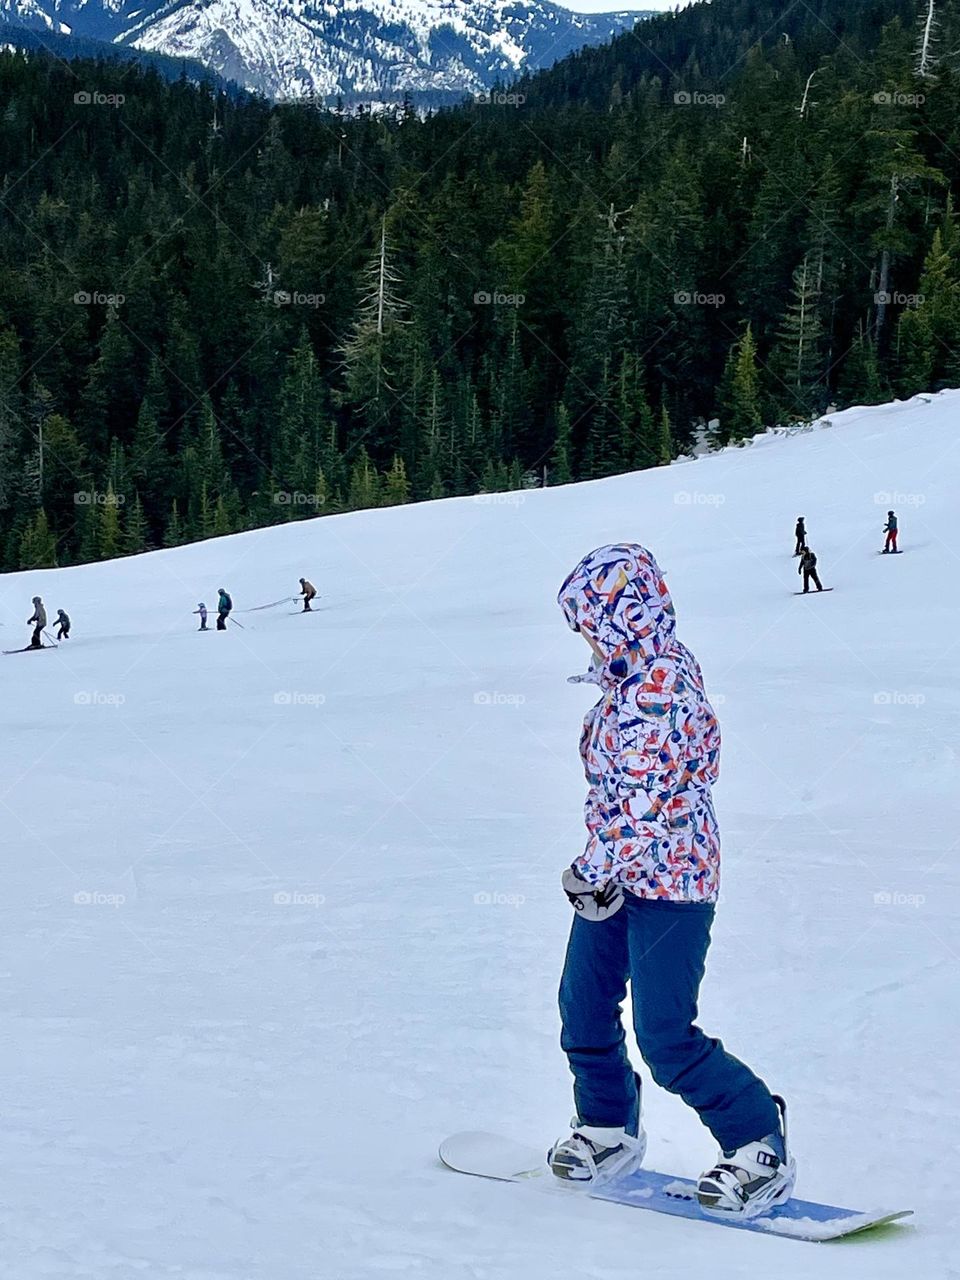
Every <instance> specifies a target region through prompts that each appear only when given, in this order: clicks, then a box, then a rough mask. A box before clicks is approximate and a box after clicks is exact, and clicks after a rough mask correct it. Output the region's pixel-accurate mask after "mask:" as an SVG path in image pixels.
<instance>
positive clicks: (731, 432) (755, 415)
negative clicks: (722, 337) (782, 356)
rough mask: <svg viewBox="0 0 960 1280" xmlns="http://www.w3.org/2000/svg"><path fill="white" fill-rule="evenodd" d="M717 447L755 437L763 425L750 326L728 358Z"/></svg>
mask: <svg viewBox="0 0 960 1280" xmlns="http://www.w3.org/2000/svg"><path fill="white" fill-rule="evenodd" d="M718 408H719V418H720V427H719V431H718V434H717V443H719V444H729V443H731V442H735V441H740V440H745V439H746V438H747V437H748V436H751V435H755V434H756V433H757V432H758V431H759V430H760V428H761V427H762V425H763V416H762V414H761V412H760V374H759V370H758V368H757V348H756V345H755V343H754V341H753V332H752V330H751V328H750V325H749V324H748V325H747V327H746V329H745V330H744V333H743V337H741V338H740V339H739V340H738V341H737V342H735V343H734V344H733V345H732V346H731V348H730V353H729V355H728V357H727V364H726V368H725V369H724V372H723V380H722V382H721V384H720V391H719V406H718Z"/></svg>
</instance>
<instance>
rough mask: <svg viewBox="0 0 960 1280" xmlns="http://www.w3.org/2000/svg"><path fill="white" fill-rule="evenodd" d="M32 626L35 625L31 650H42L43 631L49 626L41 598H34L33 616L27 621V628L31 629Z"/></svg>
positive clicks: (30, 645)
mask: <svg viewBox="0 0 960 1280" xmlns="http://www.w3.org/2000/svg"><path fill="white" fill-rule="evenodd" d="M31 624H35V625H34V628H33V635H32V636H31V638H30V644H29V648H31V649H42V648H43V639H42V637H43V630H44V627H46V625H47V611H46V609H45V608H44V607H43V601H42V600H41V599H40V597H39V596H34V597H33V616H32V617H30V618H28V619H27V626H28V627H29V626H30V625H31Z"/></svg>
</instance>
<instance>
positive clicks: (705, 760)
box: [575, 662, 720, 884]
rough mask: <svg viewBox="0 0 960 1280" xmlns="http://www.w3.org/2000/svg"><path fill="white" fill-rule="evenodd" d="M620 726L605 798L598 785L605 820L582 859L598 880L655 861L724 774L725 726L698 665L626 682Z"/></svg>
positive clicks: (664, 668)
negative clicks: (674, 829)
mask: <svg viewBox="0 0 960 1280" xmlns="http://www.w3.org/2000/svg"><path fill="white" fill-rule="evenodd" d="M612 731H613V732H615V735H616V751H615V754H614V757H613V761H614V766H613V771H612V775H611V776H610V777H608V779H607V780H606V786H605V787H603V788H602V793H603V794H602V798H601V796H600V795H599V794H598V791H597V790H595V791H594V799H595V801H596V800H599V802H600V803H599V810H598V811H599V812H600V813H601V814H602V815H603V818H602V820H601V821H600V822H599V823H598V824H596V826H595V827H594V828H593V829H592V830H591V832H590V837H589V839H588V841H587V847H586V849H585V850H584V852H583V854H582V855H581V857H580V859H579V860H578V862H577V863H576V864H575V865H576V867H577V870H578V871H579V872H580V874H581V875H582V876H583V877H584V878H585V879H586V880H588V881H590V883H591V884H598V883H604V882H605V881H607V880H609V879H611V878H613V877H615V876H617V875H619V873H620V872H622V871H624V870H627V869H628V868H629V867H630V865H631V863H634V862H638V861H644V862H649V860H650V858H651V856H653V855H655V854H656V848H657V846H658V844H660V842H661V841H665V842H667V844H669V840H670V824H671V822H672V821H677V820H678V819H680V818H682V817H683V815H684V813H685V812H689V811H690V810H692V808H693V807H694V806H695V804H696V801H697V799H698V798H699V797H700V796H702V795H703V794H704V793H705V792H708V791H709V788H710V786H711V785H712V784H713V783H714V782H715V781H716V780H717V777H718V775H719V761H720V731H719V726H718V724H717V720H716V717H715V716H714V714H713V710H712V708H711V707H710V704H709V703H708V702H707V700H706V696H705V695H704V692H703V686H702V682H701V680H700V673H699V670H698V669H696V664H695V663H694V668H693V669H692V670H690V671H689V672H687V673H685V672H684V671H683V670H682V669H681V668H680V667H679V666H678V665H677V664H676V663H674V662H662V663H657V664H655V665H654V666H653V667H652V668H651V669H649V670H647V671H645V672H643V673H641V674H638V675H636V676H633V677H631V678H630V679H628V680H626V681H624V683H623V684H622V685H621V686H620V689H619V691H618V705H617V715H616V725H615V728H614V729H613V730H612ZM608 732H610V730H608ZM611 745H612V744H611ZM662 847H666V845H664V846H662Z"/></svg>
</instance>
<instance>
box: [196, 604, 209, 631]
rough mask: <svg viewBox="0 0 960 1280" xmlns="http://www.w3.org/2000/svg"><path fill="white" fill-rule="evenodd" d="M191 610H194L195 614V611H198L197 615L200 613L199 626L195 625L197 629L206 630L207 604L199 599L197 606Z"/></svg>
mask: <svg viewBox="0 0 960 1280" xmlns="http://www.w3.org/2000/svg"><path fill="white" fill-rule="evenodd" d="M193 612H194V613H195V614H196V613H199V615H200V625H199V627H197V630H198V631H206V629H207V606H206V605H205V604H204V603H203V601H202V600H201V601H200V603H199V604H198V605H197V607H196V608H195V609H194V611H193Z"/></svg>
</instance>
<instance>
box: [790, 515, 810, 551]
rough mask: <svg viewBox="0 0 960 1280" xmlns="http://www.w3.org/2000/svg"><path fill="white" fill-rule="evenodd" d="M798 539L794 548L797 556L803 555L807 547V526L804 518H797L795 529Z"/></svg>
mask: <svg viewBox="0 0 960 1280" xmlns="http://www.w3.org/2000/svg"><path fill="white" fill-rule="evenodd" d="M794 533H795V534H796V537H797V545H796V547H795V548H794V551H793V554H794V555H795V556H799V555H802V554H803V552H804V550H805V548H806V545H807V526H806V525H805V524H804V522H803V516H797V527H796V529H794Z"/></svg>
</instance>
